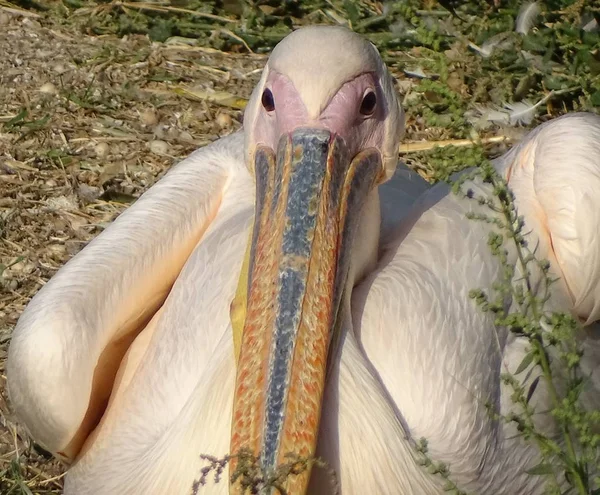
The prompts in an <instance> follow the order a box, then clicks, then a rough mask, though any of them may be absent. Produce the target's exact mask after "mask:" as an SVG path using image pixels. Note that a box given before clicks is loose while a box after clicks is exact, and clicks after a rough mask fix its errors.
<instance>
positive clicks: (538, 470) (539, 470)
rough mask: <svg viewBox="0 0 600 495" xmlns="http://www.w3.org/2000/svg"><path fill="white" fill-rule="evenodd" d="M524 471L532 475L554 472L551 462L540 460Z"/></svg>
mask: <svg viewBox="0 0 600 495" xmlns="http://www.w3.org/2000/svg"><path fill="white" fill-rule="evenodd" d="M525 472H526V473H527V474H531V475H534V476H543V475H546V474H552V473H553V472H554V468H553V467H552V464H548V463H546V462H541V463H540V464H538V465H537V466H534V467H532V468H530V469H528V470H527V471H525Z"/></svg>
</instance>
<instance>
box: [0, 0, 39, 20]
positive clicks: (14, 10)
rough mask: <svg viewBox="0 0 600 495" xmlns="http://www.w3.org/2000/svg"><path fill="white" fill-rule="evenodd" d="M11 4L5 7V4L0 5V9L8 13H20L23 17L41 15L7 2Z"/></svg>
mask: <svg viewBox="0 0 600 495" xmlns="http://www.w3.org/2000/svg"><path fill="white" fill-rule="evenodd" d="M8 5H11V6H10V7H7V6H6V5H0V10H4V11H5V12H8V13H10V14H16V15H22V16H23V17H31V18H34V19H36V18H38V17H41V15H39V14H36V13H35V12H29V11H28V10H23V9H20V8H19V7H17V6H14V7H13V6H12V4H8Z"/></svg>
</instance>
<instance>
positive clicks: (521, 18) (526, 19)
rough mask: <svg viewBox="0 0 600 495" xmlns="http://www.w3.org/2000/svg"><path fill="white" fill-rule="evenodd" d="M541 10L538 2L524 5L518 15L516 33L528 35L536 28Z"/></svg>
mask: <svg viewBox="0 0 600 495" xmlns="http://www.w3.org/2000/svg"><path fill="white" fill-rule="evenodd" d="M540 12H541V9H540V6H539V4H538V3H537V2H527V3H525V4H523V6H522V7H521V9H520V10H519V14H518V15H517V22H516V27H515V31H516V32H517V33H519V34H527V33H529V31H530V30H531V28H532V27H533V26H534V24H535V22H536V20H537V18H538V16H539V15H540Z"/></svg>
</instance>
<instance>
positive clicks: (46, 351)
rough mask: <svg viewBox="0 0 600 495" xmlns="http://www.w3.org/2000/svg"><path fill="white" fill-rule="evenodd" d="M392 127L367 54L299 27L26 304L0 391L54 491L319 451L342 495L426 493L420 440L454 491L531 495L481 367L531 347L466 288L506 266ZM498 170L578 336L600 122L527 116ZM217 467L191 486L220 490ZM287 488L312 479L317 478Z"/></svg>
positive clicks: (146, 490)
mask: <svg viewBox="0 0 600 495" xmlns="http://www.w3.org/2000/svg"><path fill="white" fill-rule="evenodd" d="M403 127H404V114H403V110H402V108H401V105H400V103H399V100H398V97H397V95H396V94H395V91H394V87H393V84H392V77H391V75H390V74H389V72H388V71H387V69H386V67H385V65H384V63H383V62H382V60H381V58H380V56H379V54H378V52H377V50H376V48H375V47H374V46H373V45H372V44H370V43H368V42H367V41H365V40H364V39H363V38H361V37H360V36H358V35H356V34H354V33H352V32H351V31H349V30H347V29H345V28H342V27H307V28H303V29H299V30H297V31H294V32H293V33H292V34H290V35H289V36H288V37H286V38H285V39H284V40H283V41H282V42H281V43H280V44H279V45H277V47H276V48H275V49H274V50H273V52H272V54H271V56H270V58H269V60H268V62H267V64H266V67H265V69H264V71H263V73H262V77H261V79H260V82H259V83H258V85H257V86H256V88H255V90H254V92H253V93H252V96H251V98H250V100H249V103H248V106H247V108H246V111H245V115H244V125H243V131H242V132H237V133H234V134H232V135H230V136H228V137H224V138H222V139H220V140H218V141H216V142H214V143H212V144H210V145H208V146H206V147H204V148H202V149H199V150H197V151H196V152H194V153H193V154H192V155H191V156H190V157H188V158H187V159H185V160H183V161H182V162H181V163H179V164H178V165H177V166H175V167H174V168H173V169H172V170H171V171H170V172H169V173H168V174H167V175H166V176H165V177H164V178H163V179H162V180H160V181H159V182H158V183H157V184H156V185H155V186H153V187H152V188H151V189H150V190H149V191H148V192H146V193H145V194H144V195H143V196H142V197H141V198H140V199H139V200H138V201H137V202H136V203H135V204H134V205H133V206H131V207H130V208H129V209H128V210H127V211H125V212H124V213H123V214H122V215H121V216H120V217H119V218H118V219H117V220H116V221H115V222H114V223H113V224H112V225H111V226H110V227H109V228H107V229H106V230H105V231H104V232H103V233H101V234H100V235H99V236H98V237H97V238H96V239H94V240H93V241H92V242H90V243H89V245H88V246H86V247H85V248H84V249H83V250H82V251H81V252H80V253H79V254H77V255H76V256H75V257H74V258H73V259H72V260H70V261H69V262H68V263H67V264H66V265H65V266H64V267H63V268H62V269H61V270H59V272H58V273H57V274H56V275H55V276H54V277H53V278H52V279H51V280H50V281H49V282H48V283H47V284H46V285H45V286H44V287H43V288H42V289H41V290H40V291H39V293H38V294H36V296H35V297H34V298H33V299H32V300H31V302H30V304H29V305H28V307H27V308H26V310H25V311H24V313H23V315H22V316H21V318H20V319H19V322H18V324H17V326H16V328H15V330H14V333H13V337H12V342H11V345H10V350H9V357H8V364H7V376H8V388H9V394H10V399H11V402H12V406H13V408H14V410H15V412H16V414H17V416H18V418H20V421H21V422H22V423H23V424H24V425H25V426H26V428H27V429H28V431H29V432H30V434H31V435H32V437H33V438H34V439H36V440H37V441H38V442H39V443H40V444H41V445H42V446H44V447H45V448H46V449H48V450H49V451H51V452H52V453H53V454H54V455H55V456H57V457H58V458H59V459H61V460H63V461H64V462H65V463H67V464H69V465H70V467H69V470H68V472H67V475H66V479H65V493H66V494H77V495H86V494H94V495H102V494H111V495H112V494H116V493H123V494H132V495H135V494H166V493H169V494H179V493H181V494H184V493H190V491H191V489H192V486H193V484H194V482H195V480H198V479H199V477H200V472H201V469H202V468H203V467H204V466H206V461H205V460H204V459H202V458H201V454H207V455H213V456H215V457H221V456H223V455H226V454H228V453H232V454H236V453H239V452H241V451H242V450H243V449H245V450H246V451H247V452H250V453H252V454H253V455H256V456H257V458H258V459H259V461H260V465H261V466H262V468H263V469H264V470H265V471H267V472H273V470H276V469H277V467H278V466H281V465H282V463H284V462H286V459H288V457H286V456H287V455H288V454H291V455H292V456H296V458H310V457H311V456H314V455H318V456H320V457H322V458H323V459H324V460H325V461H326V462H327V463H328V464H329V466H331V468H332V469H333V470H334V471H335V472H336V473H337V477H338V480H339V483H340V487H341V492H342V493H343V494H344V495H345V494H361V495H362V494H366V493H372V494H409V495H410V494H417V495H423V494H425V495H427V494H439V493H443V482H444V480H442V479H438V478H436V476H433V475H430V474H428V473H427V472H426V470H425V469H424V468H423V467H421V465H420V464H419V462H418V459H417V456H416V454H415V449H414V444H415V441H416V439H419V438H421V437H424V438H426V439H427V441H428V445H429V455H431V457H432V458H433V459H435V460H437V461H443V462H445V463H447V464H448V465H449V467H450V473H451V478H452V480H453V481H454V482H455V483H456V484H457V486H459V487H460V488H461V489H463V490H466V491H468V492H472V493H481V494H483V493H486V494H487V493H493V494H496V495H501V494H507V495H514V494H515V493H520V494H538V493H542V492H543V490H544V484H545V479H544V477H541V476H529V475H527V474H526V473H525V470H526V469H527V468H529V467H532V466H533V465H535V464H536V463H537V462H538V453H537V449H536V448H535V447H534V446H533V445H531V444H530V443H528V442H525V441H524V440H523V439H522V437H521V436H519V435H517V434H516V431H515V429H514V427H513V426H511V424H510V423H505V422H501V421H497V420H496V419H495V418H494V417H493V416H492V415H490V414H489V411H488V410H487V408H486V403H492V404H494V405H495V406H496V407H497V409H498V410H499V411H501V412H507V411H510V408H511V407H512V405H511V404H512V403H511V400H510V393H511V390H510V389H508V388H507V387H506V386H505V385H503V384H502V381H501V379H500V375H501V373H503V372H505V371H506V370H507V369H508V370H514V369H515V367H516V366H517V365H518V364H519V363H520V362H521V360H522V358H523V356H524V355H525V353H526V352H527V345H526V342H524V341H523V340H522V339H521V338H520V337H518V336H515V335H513V334H510V333H509V332H508V331H507V330H506V329H503V328H497V327H496V326H495V325H494V319H493V315H490V314H488V313H485V312H483V311H481V310H480V309H479V308H478V307H477V306H476V305H475V304H474V303H473V301H472V300H470V299H469V297H468V294H469V291H470V290H471V289H476V288H483V289H490V288H492V286H493V284H494V282H495V281H497V280H498V279H499V277H500V275H501V274H502V271H503V269H504V267H503V266H502V263H501V262H500V261H499V260H498V259H497V258H496V257H494V256H493V255H492V253H491V252H490V249H489V247H488V245H487V239H488V235H489V231H490V226H489V225H488V224H485V223H483V222H474V221H470V220H469V219H467V218H466V214H467V213H468V212H477V211H481V208H484V207H483V206H480V205H478V204H477V202H476V201H471V200H469V199H466V198H461V197H459V196H457V195H453V194H451V193H450V192H449V189H448V187H447V186H445V185H437V186H434V187H431V188H430V187H429V186H428V185H427V184H426V183H425V181H423V180H421V179H419V177H418V176H417V175H415V174H414V173H411V172H410V171H408V169H406V168H401V167H397V162H398V154H397V150H398V145H399V141H400V139H401V136H402V133H403ZM495 166H496V169H497V170H498V172H499V173H500V174H502V176H503V177H504V178H505V179H507V180H508V181H509V184H510V186H511V187H512V188H513V191H514V193H515V195H516V202H517V207H518V208H519V211H520V213H521V214H522V215H524V217H525V221H526V224H527V225H528V228H529V230H530V231H531V233H530V234H529V237H528V238H529V239H530V241H531V242H532V243H535V244H536V245H537V246H538V251H537V252H538V255H539V256H541V257H543V258H547V259H549V260H550V262H551V267H552V268H551V270H552V272H553V274H555V275H557V276H559V277H560V283H559V284H557V285H556V290H555V294H554V296H553V299H552V301H550V303H549V304H552V307H554V308H558V309H561V310H565V311H571V312H572V313H573V314H575V315H576V316H577V317H578V318H580V319H581V321H582V322H583V324H585V325H588V328H591V327H590V326H591V325H592V324H593V323H594V322H595V321H596V320H598V318H599V316H600V284H599V283H598V281H599V280H600V259H599V257H598V253H599V252H600V246H599V239H600V238H599V237H598V232H599V231H600V208H599V207H598V199H597V198H598V191H600V118H599V117H597V116H594V115H591V114H582V113H579V114H572V115H567V116H565V117H562V118H558V119H555V120H554V121H552V122H550V123H546V124H543V125H541V126H540V127H538V128H537V129H535V130H534V131H533V132H531V133H530V134H529V135H528V136H527V137H526V138H525V139H524V140H523V141H522V142H521V143H520V144H519V145H518V146H516V147H514V148H513V149H512V150H511V151H509V152H508V153H507V154H506V155H505V156H503V157H501V158H500V159H498V160H497V161H496V162H495ZM470 187H473V188H476V189H477V188H478V189H477V190H480V191H484V190H485V186H484V185H482V184H479V183H476V182H473V184H472V185H471V186H470ZM508 262H510V263H513V262H515V255H514V253H512V252H511V253H510V254H509V260H508ZM507 305H510V301H507ZM591 356H592V358H593V357H594V356H595V355H594V354H592V355H591ZM590 359H591V358H590ZM597 362H598V360H596V361H594V360H593V359H592V360H591V361H590V360H588V361H587V365H586V366H588V368H587V369H588V370H589V371H590V373H591V376H593V378H594V377H595V378H597V374H594V373H597V372H596V368H597ZM592 382H593V383H592V385H593V386H595V384H597V383H598V380H596V381H593V380H592ZM594 391H595V393H596V397H597V388H596V389H594ZM538 392H539V393H537V392H536V394H534V397H533V399H532V400H534V401H537V403H538V404H539V405H540V410H542V409H543V407H542V406H543V405H544V404H547V402H548V400H549V399H548V397H547V394H545V393H544V390H543V387H541V386H540V390H539V391H538ZM590 396H591V397H594V395H593V394H591V395H590ZM539 422H540V425H541V427H543V428H545V429H546V430H547V431H549V432H552V431H553V430H552V429H553V426H552V422H551V418H548V417H546V416H543V415H541V416H540V419H539ZM237 462H238V461H237V460H236V458H235V457H234V458H232V460H231V463H230V464H229V465H228V466H227V467H226V468H225V472H224V474H223V479H222V480H221V482H219V483H217V482H215V481H214V480H213V478H212V477H209V478H208V479H207V484H206V486H201V487H200V488H199V493H210V494H219V493H241V492H242V488H241V486H240V484H239V481H238V482H235V483H233V482H232V483H230V482H229V481H228V478H227V475H228V474H230V473H231V472H233V470H234V469H235V468H236V466H237ZM284 486H285V488H286V490H287V493H289V494H296V495H297V494H302V493H310V494H321V493H324V494H326V493H331V491H332V488H331V485H330V480H329V475H328V474H327V473H326V472H324V471H323V470H321V469H318V468H317V467H313V469H312V470H311V469H307V470H305V471H303V472H302V473H301V474H298V475H291V476H290V477H289V478H288V479H287V481H286V482H285V484H284ZM273 491H275V490H274V489H273ZM269 493H270V492H269Z"/></svg>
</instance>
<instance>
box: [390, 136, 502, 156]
mask: <svg viewBox="0 0 600 495" xmlns="http://www.w3.org/2000/svg"><path fill="white" fill-rule="evenodd" d="M512 139H513V138H511V137H509V136H492V137H487V138H482V139H480V140H479V141H474V140H472V139H447V140H444V141H416V142H413V143H403V144H401V145H400V153H402V154H406V153H417V152H419V151H428V150H432V149H433V148H435V147H440V148H444V147H446V146H456V147H460V148H463V147H468V146H477V145H478V144H495V143H504V142H509V141H512Z"/></svg>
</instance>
